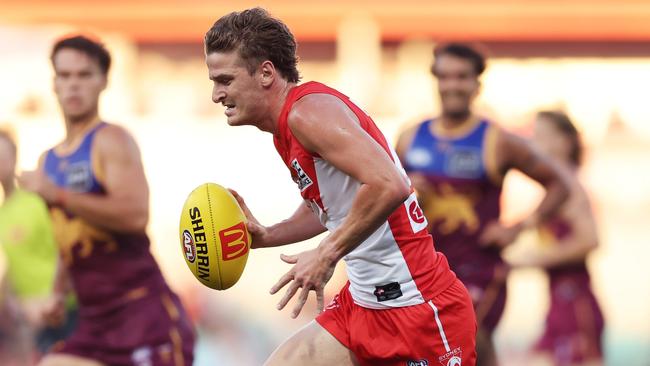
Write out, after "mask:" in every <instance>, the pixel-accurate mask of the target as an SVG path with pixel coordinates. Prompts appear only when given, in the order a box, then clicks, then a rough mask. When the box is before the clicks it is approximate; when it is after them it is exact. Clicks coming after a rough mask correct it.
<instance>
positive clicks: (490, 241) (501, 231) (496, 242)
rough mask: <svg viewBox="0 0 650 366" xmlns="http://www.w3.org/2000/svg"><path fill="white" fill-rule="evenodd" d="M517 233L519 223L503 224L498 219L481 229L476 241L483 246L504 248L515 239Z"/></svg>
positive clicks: (519, 229)
mask: <svg viewBox="0 0 650 366" xmlns="http://www.w3.org/2000/svg"><path fill="white" fill-rule="evenodd" d="M519 233H521V226H520V225H513V226H504V225H503V224H501V223H500V222H498V221H492V222H490V223H488V224H487V226H486V227H485V229H483V232H482V233H481V236H480V237H479V239H478V241H479V244H480V245H481V246H484V247H488V246H494V247H497V248H505V247H506V246H508V245H510V244H512V243H513V242H514V241H515V239H517V236H519Z"/></svg>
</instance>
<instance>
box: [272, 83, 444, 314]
mask: <svg viewBox="0 0 650 366" xmlns="http://www.w3.org/2000/svg"><path fill="white" fill-rule="evenodd" d="M314 93H316V94H329V95H333V96H335V97H338V98H339V99H341V101H343V103H345V104H346V105H347V106H348V107H349V108H350V110H352V112H354V114H355V115H356V117H357V119H358V120H359V123H360V124H361V127H362V128H363V129H364V130H365V131H366V132H367V133H368V135H370V136H371V137H372V138H373V139H374V140H375V141H376V142H377V143H378V144H379V145H381V147H382V148H383V149H384V150H385V151H386V154H389V155H390V157H391V159H392V160H393V162H395V165H397V167H398V169H399V170H400V172H402V174H403V176H404V177H405V179H408V178H407V176H406V173H405V172H404V169H403V168H402V166H401V164H400V162H399V159H397V157H396V154H395V152H394V151H393V149H392V148H391V147H389V145H388V143H387V142H386V138H385V137H384V135H383V134H382V133H381V131H380V130H379V129H378V128H377V126H376V125H375V123H374V122H373V121H372V119H371V118H370V116H368V115H367V114H366V113H365V112H363V111H362V110H361V109H360V108H359V107H357V106H356V105H355V104H353V103H352V102H351V101H350V99H349V98H348V97H346V96H345V95H343V94H341V93H340V92H338V91H336V90H334V89H332V88H330V87H328V86H326V85H323V84H321V83H317V82H308V83H305V84H302V85H299V86H296V87H295V88H293V89H292V90H290V91H289V94H288V95H287V100H286V102H285V105H284V107H283V109H282V112H281V114H280V119H279V121H278V131H277V133H276V135H275V136H274V143H275V147H276V149H277V150H278V153H279V154H280V156H281V157H282V160H284V163H285V164H286V165H287V167H288V168H289V170H290V171H291V176H292V178H293V180H294V181H295V182H296V183H297V184H298V188H299V189H300V194H301V195H302V197H303V199H305V201H306V202H307V203H308V204H309V205H310V207H311V208H312V210H313V211H314V213H316V214H317V215H318V216H319V218H320V222H321V223H322V224H323V226H325V227H326V228H327V229H328V230H329V231H334V230H336V229H337V228H338V227H339V226H340V225H341V224H342V223H343V222H344V220H345V218H346V217H347V215H348V212H349V211H350V207H351V206H352V202H353V201H354V199H355V197H356V195H357V191H358V190H359V187H360V186H361V183H360V182H359V181H358V180H356V179H354V178H353V177H351V176H349V175H347V174H345V173H343V172H342V171H340V170H339V169H337V168H336V167H334V166H333V165H332V164H330V163H329V162H328V161H326V160H324V159H322V158H321V157H320V156H319V155H317V154H314V153H311V152H309V151H307V150H306V149H305V148H304V147H303V146H302V144H301V143H300V142H299V141H298V140H297V139H296V138H295V137H294V136H293V134H292V133H291V130H290V129H289V127H288V125H287V116H288V115H289V112H290V111H291V108H292V106H293V104H294V103H295V102H296V101H297V100H298V99H300V98H302V97H304V96H305V95H308V94H314ZM324 123H325V122H324ZM350 159H354V156H351V157H350ZM343 259H344V260H345V262H346V264H347V274H348V278H349V280H350V293H351V294H352V298H353V299H354V301H355V302H356V303H357V304H358V305H361V306H363V307H366V308H371V309H386V308H393V307H403V306H411V305H418V304H421V303H423V302H425V301H428V300H430V299H432V298H433V297H435V296H436V295H438V294H439V293H440V292H442V291H444V290H445V289H447V288H448V287H449V286H450V285H451V284H452V283H453V282H454V280H455V278H456V276H455V275H454V273H453V272H452V271H451V270H450V269H449V265H448V263H447V259H446V258H445V256H444V255H443V254H441V253H437V252H436V251H435V249H434V246H433V239H432V238H431V235H429V233H428V231H427V221H426V218H425V217H424V215H423V214H422V210H421V209H420V207H419V206H418V203H417V200H416V197H415V193H411V195H410V196H409V198H408V199H407V200H406V201H405V202H404V204H403V205H401V206H400V207H398V208H397V209H396V210H395V211H394V212H393V213H392V214H391V215H390V216H389V217H388V220H387V221H386V222H384V223H383V224H382V225H381V226H380V227H379V229H377V230H376V231H375V232H374V233H373V234H372V235H370V236H369V237H368V238H367V239H366V240H365V241H364V242H363V243H361V244H360V245H359V246H358V247H357V248H355V249H354V250H353V251H351V252H350V253H349V254H348V255H346V256H345V257H344V258H343Z"/></svg>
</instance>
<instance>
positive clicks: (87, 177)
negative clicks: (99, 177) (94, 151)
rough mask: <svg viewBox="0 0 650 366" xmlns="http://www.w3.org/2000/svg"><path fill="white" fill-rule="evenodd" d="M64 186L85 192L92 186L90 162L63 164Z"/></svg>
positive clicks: (74, 190)
mask: <svg viewBox="0 0 650 366" xmlns="http://www.w3.org/2000/svg"><path fill="white" fill-rule="evenodd" d="M65 187H66V188H68V189H69V190H71V191H73V192H79V193H85V192H88V191H90V189H91V188H92V187H93V177H92V172H91V170H90V163H89V162H87V161H79V162H76V163H72V164H67V165H66V166H65Z"/></svg>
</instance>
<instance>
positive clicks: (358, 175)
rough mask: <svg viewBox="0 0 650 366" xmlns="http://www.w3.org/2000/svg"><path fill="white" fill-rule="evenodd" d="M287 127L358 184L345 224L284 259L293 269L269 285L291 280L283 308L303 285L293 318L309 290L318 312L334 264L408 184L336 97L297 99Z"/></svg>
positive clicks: (401, 198) (373, 226)
mask: <svg viewBox="0 0 650 366" xmlns="http://www.w3.org/2000/svg"><path fill="white" fill-rule="evenodd" d="M288 124H289V128H290V129H291V131H292V133H293V134H294V136H295V137H296V138H297V139H298V140H299V141H300V143H301V144H302V145H303V146H304V147H305V148H306V149H307V150H309V151H311V152H313V153H316V154H318V155H320V156H321V157H322V158H323V159H325V160H326V161H328V162H329V163H331V164H332V165H333V166H335V167H336V168H337V169H339V170H341V171H342V172H344V173H346V174H348V175H349V176H351V177H352V178H354V179H356V180H358V181H359V182H360V183H361V187H360V188H359V191H358V193H357V196H356V197H355V199H354V201H353V202H352V207H351V209H350V211H349V214H348V216H347V217H346V219H345V221H344V222H343V224H342V225H341V226H340V228H339V229H338V230H336V231H334V232H332V233H331V234H330V235H329V236H327V237H326V238H325V239H324V240H323V241H322V242H321V244H320V245H319V246H318V247H317V248H316V249H313V250H309V251H306V252H303V253H300V254H297V255H293V256H283V257H282V259H283V260H284V261H285V262H287V263H290V264H295V265H294V267H293V268H292V269H291V270H290V271H289V272H287V274H285V275H284V276H283V277H282V278H281V279H280V281H279V282H278V283H277V284H276V285H275V286H273V288H272V289H271V293H276V292H277V291H279V290H280V289H281V288H283V287H284V286H285V285H287V284H289V287H288V289H287V292H286V294H285V296H284V297H283V298H282V300H281V301H280V303H279V304H278V308H279V309H282V308H283V307H284V306H285V305H286V304H287V302H288V301H289V300H290V299H291V298H292V297H293V296H294V295H295V294H296V292H297V291H298V289H300V288H302V291H301V293H300V295H299V299H298V302H297V303H296V305H295V307H294V309H293V313H292V316H293V317H296V316H297V315H298V314H299V313H300V310H301V309H302V307H303V306H304V304H305V302H306V301H307V297H308V294H309V291H312V290H313V291H315V292H316V297H317V302H318V307H319V310H320V309H322V307H323V288H324V287H325V284H326V283H327V281H328V280H329V278H330V277H331V275H332V272H333V270H334V267H335V265H336V263H337V262H338V261H339V260H340V259H341V258H342V257H343V256H344V255H346V254H347V253H349V252H350V251H352V250H353V249H354V248H356V247H357V246H358V245H359V244H360V243H361V242H363V240H365V239H366V238H367V237H368V236H369V235H370V234H372V233H373V232H374V231H375V230H377V228H378V227H379V226H380V225H381V223H382V222H384V221H385V220H386V218H387V217H388V216H389V215H390V214H391V213H392V212H393V211H394V210H395V209H396V208H397V207H398V206H399V205H400V204H401V203H402V202H404V200H405V199H406V198H407V197H408V195H409V194H410V188H409V186H408V184H407V182H406V180H405V179H404V177H403V176H402V175H401V174H400V172H399V171H398V170H397V168H396V166H395V164H394V163H393V161H391V159H390V157H389V155H388V154H387V153H386V151H384V150H383V148H382V147H381V146H380V145H379V144H377V143H376V142H375V141H374V140H373V139H372V138H371V137H370V136H369V135H368V134H367V133H366V132H365V131H364V130H363V129H362V128H361V127H360V126H359V121H358V120H357V118H356V116H355V115H354V114H353V113H352V111H351V110H350V109H349V108H348V107H347V106H346V105H345V104H344V103H343V102H342V101H341V100H339V99H338V98H336V97H333V96H329V95H322V94H312V95H308V96H305V97H304V98H302V99H300V100H299V101H298V102H296V104H294V108H293V109H292V111H291V112H290V114H289V119H288Z"/></svg>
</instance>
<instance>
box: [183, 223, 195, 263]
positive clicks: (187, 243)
mask: <svg viewBox="0 0 650 366" xmlns="http://www.w3.org/2000/svg"><path fill="white" fill-rule="evenodd" d="M183 247H184V248H185V258H186V259H187V261H188V262H190V263H194V261H195V260H196V245H194V238H192V234H190V232H189V231H188V230H183Z"/></svg>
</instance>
